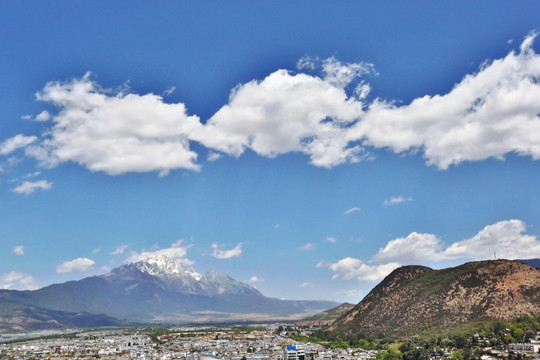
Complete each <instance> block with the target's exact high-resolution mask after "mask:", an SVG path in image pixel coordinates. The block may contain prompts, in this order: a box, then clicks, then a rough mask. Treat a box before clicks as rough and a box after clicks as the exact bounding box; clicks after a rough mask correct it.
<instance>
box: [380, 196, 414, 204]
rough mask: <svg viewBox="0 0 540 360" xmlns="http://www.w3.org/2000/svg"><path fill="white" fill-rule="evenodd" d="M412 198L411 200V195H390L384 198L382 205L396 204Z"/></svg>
mask: <svg viewBox="0 0 540 360" xmlns="http://www.w3.org/2000/svg"><path fill="white" fill-rule="evenodd" d="M412 200H413V198H412V197H404V196H391V197H390V198H388V199H385V200H384V205H386V206H389V205H397V204H401V203H403V202H407V201H412Z"/></svg>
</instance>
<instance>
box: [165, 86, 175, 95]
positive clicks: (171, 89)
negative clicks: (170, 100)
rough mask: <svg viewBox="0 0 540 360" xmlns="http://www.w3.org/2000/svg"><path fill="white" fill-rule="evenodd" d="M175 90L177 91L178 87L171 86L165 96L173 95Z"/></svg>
mask: <svg viewBox="0 0 540 360" xmlns="http://www.w3.org/2000/svg"><path fill="white" fill-rule="evenodd" d="M175 90H176V86H171V87H170V88H168V89H167V90H165V91H164V92H163V95H165V96H169V95H172V94H173V93H174V91H175Z"/></svg>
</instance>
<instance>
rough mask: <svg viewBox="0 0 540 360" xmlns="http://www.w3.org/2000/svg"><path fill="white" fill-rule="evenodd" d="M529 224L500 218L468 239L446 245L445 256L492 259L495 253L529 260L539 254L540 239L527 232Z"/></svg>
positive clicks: (499, 255)
mask: <svg viewBox="0 0 540 360" xmlns="http://www.w3.org/2000/svg"><path fill="white" fill-rule="evenodd" d="M525 230H526V225H525V223H524V222H523V221H521V220H515V219H514V220H506V221H499V222H498V223H495V224H493V225H488V226H486V227H484V228H483V229H482V230H480V231H479V232H478V233H477V234H476V235H474V236H473V237H471V238H469V239H465V240H463V241H459V242H456V243H453V244H452V245H451V246H449V247H448V248H446V250H445V251H444V253H443V256H444V257H446V258H449V259H452V258H471V259H475V260H486V259H492V258H493V255H494V252H496V254H497V257H498V258H502V259H530V258H537V257H540V241H539V240H538V239H537V238H536V236H533V235H527V234H525V233H524V232H525Z"/></svg>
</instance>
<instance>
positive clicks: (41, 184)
mask: <svg viewBox="0 0 540 360" xmlns="http://www.w3.org/2000/svg"><path fill="white" fill-rule="evenodd" d="M52 185H53V183H52V182H48V181H47V180H39V181H25V182H23V183H22V184H21V185H19V186H17V187H15V188H13V189H12V190H11V191H13V192H15V193H17V194H25V195H30V194H31V193H33V192H34V191H36V190H38V189H41V190H49V189H50V188H51V187H52Z"/></svg>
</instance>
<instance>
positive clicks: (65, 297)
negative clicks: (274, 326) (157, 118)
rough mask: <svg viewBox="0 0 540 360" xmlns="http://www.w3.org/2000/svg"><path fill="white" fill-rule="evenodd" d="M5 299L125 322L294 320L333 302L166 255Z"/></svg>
mask: <svg viewBox="0 0 540 360" xmlns="http://www.w3.org/2000/svg"><path fill="white" fill-rule="evenodd" d="M6 303H19V304H24V305H28V306H35V307H39V308H43V309H47V310H51V311H64V312H72V313H79V312H87V313H89V314H106V315H107V316H110V317H114V318H116V319H120V320H125V321H129V322H214V321H217V322H219V321H238V320H242V321H244V320H257V321H258V320H263V319H281V320H297V319H300V318H303V317H305V316H307V315H311V314H314V313H316V312H320V311H322V310H326V309H328V308H331V307H334V306H336V305H337V303H336V302H333V301H325V300H320V301H317V300H279V299H274V298H268V297H265V296H264V295H262V294H261V293H260V292H259V291H258V290H257V289H255V288H253V287H252V286H250V285H248V284H245V283H243V282H239V281H236V280H234V279H233V278H231V277H230V276H228V275H226V274H223V273H219V272H217V271H215V270H209V271H207V272H206V273H204V274H199V273H197V272H196V271H194V270H193V269H191V268H188V267H186V266H184V265H182V264H181V263H180V262H179V261H178V260H177V259H170V258H161V259H156V258H154V259H150V260H149V261H140V260H139V261H135V262H129V263H126V264H124V265H122V266H120V267H118V268H115V269H113V270H111V271H110V272H109V273H107V274H104V275H98V276H91V277H87V278H84V279H81V280H77V281H68V282H65V283H62V284H52V285H49V286H46V287H43V288H41V289H38V290H31V291H30V290H26V291H16V290H0V306H2V304H6Z"/></svg>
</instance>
